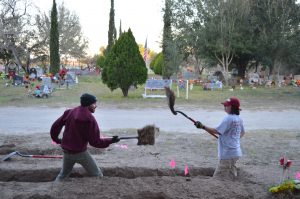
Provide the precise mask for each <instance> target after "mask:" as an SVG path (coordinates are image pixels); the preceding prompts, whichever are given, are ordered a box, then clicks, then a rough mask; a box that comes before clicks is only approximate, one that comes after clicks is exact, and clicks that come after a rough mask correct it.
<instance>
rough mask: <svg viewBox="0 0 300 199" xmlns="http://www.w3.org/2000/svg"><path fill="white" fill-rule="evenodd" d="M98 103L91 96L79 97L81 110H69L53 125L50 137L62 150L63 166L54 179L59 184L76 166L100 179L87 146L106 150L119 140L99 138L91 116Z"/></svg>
mask: <svg viewBox="0 0 300 199" xmlns="http://www.w3.org/2000/svg"><path fill="white" fill-rule="evenodd" d="M96 103H97V99H96V97H95V96H93V95H91V94H87V93H85V94H83V95H82V96H81V97H80V104H81V105H80V106H78V107H76V108H73V109H68V110H66V111H65V112H64V114H63V115H62V116H61V117H59V118H58V119H57V120H56V121H55V122H54V123H53V124H52V127H51V130H50V135H51V138H52V140H53V141H55V142H56V143H58V144H60V145H61V148H62V149H63V153H64V155H63V166H62V169H61V171H60V173H59V174H58V176H57V177H56V181H61V180H63V179H64V178H66V177H68V176H69V175H70V173H71V171H72V169H73V166H74V164H75V163H79V164H81V165H82V166H83V167H84V168H85V170H86V171H87V172H88V174H89V176H100V177H102V176H103V174H102V171H101V169H100V168H99V167H98V166H97V165H96V161H95V160H94V158H93V157H92V156H91V155H90V153H89V152H88V151H87V145H88V143H89V144H90V145H91V146H93V147H96V148H106V147H108V146H109V145H110V144H112V143H116V142H119V141H120V139H119V138H118V136H113V137H112V138H100V129H99V126H98V123H97V121H96V119H95V117H94V116H93V115H92V113H94V112H95V109H96V107H97V105H96ZM63 127H65V129H64V132H63V136H62V139H60V138H59V134H60V133H61V130H62V128H63Z"/></svg>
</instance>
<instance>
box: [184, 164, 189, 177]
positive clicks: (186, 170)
mask: <svg viewBox="0 0 300 199" xmlns="http://www.w3.org/2000/svg"><path fill="white" fill-rule="evenodd" d="M188 173H189V167H188V166H185V167H184V175H185V176H186V175H187V174H188Z"/></svg>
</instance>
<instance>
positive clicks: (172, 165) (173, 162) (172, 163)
mask: <svg viewBox="0 0 300 199" xmlns="http://www.w3.org/2000/svg"><path fill="white" fill-rule="evenodd" d="M169 164H170V167H171V168H172V169H174V168H175V166H176V164H175V161H174V160H173V159H172V160H171V161H170V163H169Z"/></svg>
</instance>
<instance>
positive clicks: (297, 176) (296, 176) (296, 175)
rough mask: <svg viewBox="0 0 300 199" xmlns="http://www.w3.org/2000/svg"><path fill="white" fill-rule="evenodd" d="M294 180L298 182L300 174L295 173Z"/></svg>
mask: <svg viewBox="0 0 300 199" xmlns="http://www.w3.org/2000/svg"><path fill="white" fill-rule="evenodd" d="M295 179H296V180H300V172H297V173H296V174H295Z"/></svg>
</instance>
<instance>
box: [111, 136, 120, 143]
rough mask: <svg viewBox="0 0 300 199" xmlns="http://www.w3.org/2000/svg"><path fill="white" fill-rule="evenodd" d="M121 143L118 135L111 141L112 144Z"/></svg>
mask: <svg viewBox="0 0 300 199" xmlns="http://www.w3.org/2000/svg"><path fill="white" fill-rule="evenodd" d="M119 141H120V138H119V136H117V135H115V136H113V137H112V139H111V142H112V143H117V142H119Z"/></svg>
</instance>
